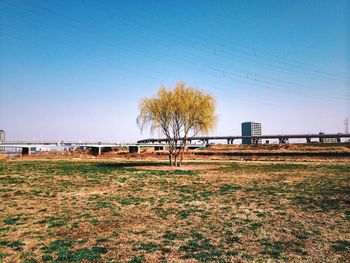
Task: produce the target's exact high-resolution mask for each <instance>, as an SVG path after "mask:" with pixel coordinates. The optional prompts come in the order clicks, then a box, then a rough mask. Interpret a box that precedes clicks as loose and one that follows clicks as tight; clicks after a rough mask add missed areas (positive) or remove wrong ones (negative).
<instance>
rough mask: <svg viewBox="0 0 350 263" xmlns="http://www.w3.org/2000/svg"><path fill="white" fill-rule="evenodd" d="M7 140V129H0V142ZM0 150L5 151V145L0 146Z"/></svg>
mask: <svg viewBox="0 0 350 263" xmlns="http://www.w3.org/2000/svg"><path fill="white" fill-rule="evenodd" d="M4 141H5V131H4V130H0V142H4ZM0 151H5V148H4V147H0Z"/></svg>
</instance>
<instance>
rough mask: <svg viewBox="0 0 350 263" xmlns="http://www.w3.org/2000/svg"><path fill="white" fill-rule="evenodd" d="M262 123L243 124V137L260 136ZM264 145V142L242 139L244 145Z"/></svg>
mask: <svg viewBox="0 0 350 263" xmlns="http://www.w3.org/2000/svg"><path fill="white" fill-rule="evenodd" d="M260 135H261V123H259V122H243V123H242V136H260ZM252 143H262V140H261V139H259V140H257V141H253V140H252V139H242V144H252Z"/></svg>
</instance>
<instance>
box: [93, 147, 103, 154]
mask: <svg viewBox="0 0 350 263" xmlns="http://www.w3.org/2000/svg"><path fill="white" fill-rule="evenodd" d="M91 153H92V155H101V153H102V147H91Z"/></svg>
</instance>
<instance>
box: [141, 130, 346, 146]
mask: <svg viewBox="0 0 350 263" xmlns="http://www.w3.org/2000/svg"><path fill="white" fill-rule="evenodd" d="M345 138H350V134H343V133H334V134H278V135H260V136H196V137H188V138H187V141H188V142H189V143H192V141H202V142H203V143H206V144H209V141H213V140H215V141H216V140H226V141H227V144H232V143H233V141H234V140H242V139H251V141H252V143H258V142H259V140H261V139H266V140H267V139H269V140H270V139H278V141H279V143H286V142H288V140H289V139H305V141H306V142H307V143H311V140H312V139H318V141H319V142H321V143H322V142H324V141H325V139H336V140H337V142H341V140H342V139H345ZM179 140H182V138H179ZM166 142H168V139H166V138H150V139H143V140H140V141H137V143H166Z"/></svg>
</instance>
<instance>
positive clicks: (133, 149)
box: [129, 146, 140, 153]
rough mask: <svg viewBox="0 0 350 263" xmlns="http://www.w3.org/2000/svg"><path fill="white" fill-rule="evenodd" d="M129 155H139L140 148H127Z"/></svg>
mask: <svg viewBox="0 0 350 263" xmlns="http://www.w3.org/2000/svg"><path fill="white" fill-rule="evenodd" d="M129 153H140V146H129Z"/></svg>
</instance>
